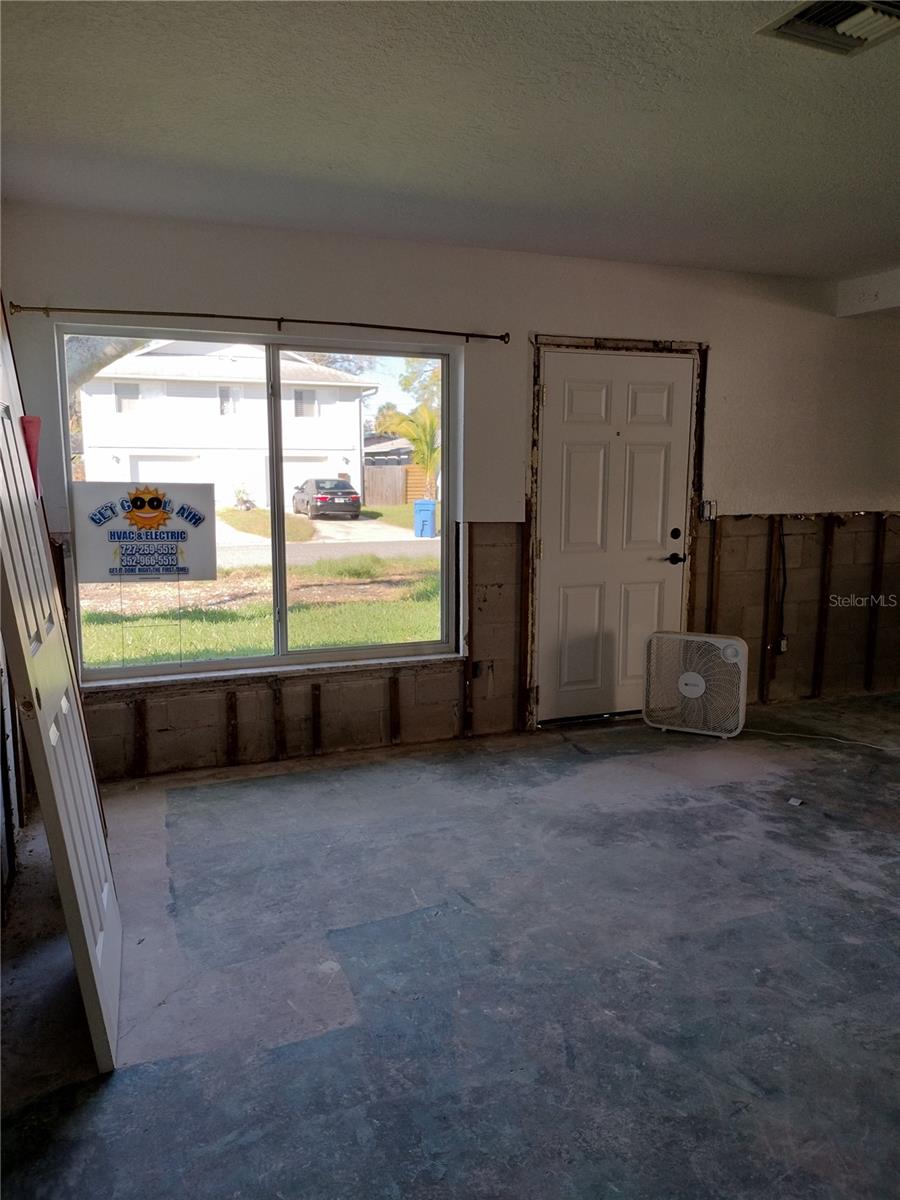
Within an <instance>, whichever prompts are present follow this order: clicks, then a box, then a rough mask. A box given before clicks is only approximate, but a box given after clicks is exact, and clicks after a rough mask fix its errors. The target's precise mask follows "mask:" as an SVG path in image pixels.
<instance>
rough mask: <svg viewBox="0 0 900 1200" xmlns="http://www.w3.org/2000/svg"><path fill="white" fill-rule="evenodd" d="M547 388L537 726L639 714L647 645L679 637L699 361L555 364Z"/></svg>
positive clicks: (591, 357) (562, 359)
mask: <svg viewBox="0 0 900 1200" xmlns="http://www.w3.org/2000/svg"><path fill="white" fill-rule="evenodd" d="M543 378H544V404H543V408H542V419H541V444H540V455H541V457H540V470H539V525H540V539H541V544H542V552H541V556H540V559H539V561H538V571H537V626H536V628H537V647H536V650H537V653H536V666H537V684H538V688H539V691H538V705H537V713H538V719H539V720H551V719H553V718H557V717H575V716H588V715H591V714H593V713H607V712H625V711H629V710H634V709H638V708H640V706H641V699H642V692H643V674H644V650H645V646H646V640H647V637H648V636H649V634H651V633H652V632H654V630H657V629H661V628H665V629H680V628H681V619H682V592H683V586H684V578H685V572H684V566H683V564H680V563H676V564H671V563H669V562H668V555H669V554H671V553H672V552H673V551H675V552H677V553H679V554H682V553H684V551H685V531H686V527H687V506H688V492H689V481H688V466H689V459H690V430H691V408H692V398H693V379H694V364H693V359H692V358H691V356H690V355H677V354H648V355H639V354H613V353H595V352H592V351H565V350H560V351H549V352H547V353H545V354H544V356H543ZM675 528H677V529H678V531H679V536H678V537H677V538H673V537H672V536H671V532H672V530H673V529H675Z"/></svg>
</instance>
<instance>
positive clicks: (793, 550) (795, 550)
mask: <svg viewBox="0 0 900 1200" xmlns="http://www.w3.org/2000/svg"><path fill="white" fill-rule="evenodd" d="M805 540H806V539H805V538H804V537H802V536H801V535H800V534H797V533H792V534H786V535H785V539H784V558H785V562H786V563H787V568H788V570H789V571H790V570H791V568H792V567H802V566H803V543H804V541H805Z"/></svg>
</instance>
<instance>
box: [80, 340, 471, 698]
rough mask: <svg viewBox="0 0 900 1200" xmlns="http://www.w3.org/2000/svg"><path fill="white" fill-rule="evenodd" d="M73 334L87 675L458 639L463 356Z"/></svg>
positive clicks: (439, 646)
mask: <svg viewBox="0 0 900 1200" xmlns="http://www.w3.org/2000/svg"><path fill="white" fill-rule="evenodd" d="M61 345H62V355H61V358H62V365H63V368H64V372H63V374H64V379H65V397H64V404H65V414H66V422H65V423H66V425H67V428H68V443H69V451H70V462H71V489H70V491H71V508H72V518H73V530H74V562H75V577H74V588H73V599H74V601H75V609H76V612H77V630H76V632H77V635H78V641H79V644H80V648H81V658H82V665H83V671H84V674H85V677H86V678H102V677H110V676H115V675H128V676H134V675H147V674H159V673H172V672H178V671H184V670H186V669H189V670H200V669H203V668H204V667H207V668H209V667H212V666H216V665H217V666H220V667H221V666H222V665H234V666H238V665H243V666H247V665H251V666H252V665H255V664H259V665H261V666H265V665H266V663H269V664H271V663H272V662H273V661H274V662H302V661H304V660H305V661H322V660H329V661H334V660H336V659H358V658H366V657H374V656H384V655H393V654H396V655H410V654H423V653H434V652H438V651H446V650H450V649H452V648H453V645H452V643H453V633H452V629H453V614H452V612H451V607H452V604H451V597H452V587H451V576H452V570H451V565H452V564H451V555H450V546H449V545H448V543H447V539H446V535H445V523H444V520H443V519H442V518H443V512H442V509H443V508H444V503H445V500H446V493H445V488H446V481H447V479H448V478H449V475H450V472H449V471H448V469H447V466H448V461H447V459H448V454H449V453H450V452H451V451H452V447H449V446H448V445H447V442H446V436H445V430H446V428H447V422H446V420H445V417H446V413H447V405H448V399H447V398H448V393H449V388H448V365H447V364H448V359H447V358H446V357H445V356H443V355H436V354H425V353H422V354H412V355H410V354H406V353H404V354H402V355H400V354H396V353H370V352H367V353H357V352H354V351H352V350H347V351H340V352H339V351H335V350H334V349H329V350H311V349H309V348H307V347H304V348H299V347H291V346H287V345H284V344H278V345H273V344H265V343H261V342H249V341H248V342H231V341H226V340H220V341H211V340H208V339H207V338H204V337H203V336H202V335H200V334H196V335H190V334H180V335H179V336H178V337H167V336H163V335H161V334H159V333H158V331H156V332H155V333H154V335H153V336H136V335H135V334H134V332H133V331H126V332H124V333H122V334H120V333H119V332H114V333H111V332H109V331H107V332H100V333H98V332H97V331H95V330H90V331H72V332H64V333H63V335H62V344H61ZM276 398H277V399H276Z"/></svg>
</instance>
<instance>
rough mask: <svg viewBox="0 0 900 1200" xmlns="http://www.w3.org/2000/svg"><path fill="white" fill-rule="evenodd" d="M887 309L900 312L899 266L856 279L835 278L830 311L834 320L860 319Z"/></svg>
mask: <svg viewBox="0 0 900 1200" xmlns="http://www.w3.org/2000/svg"><path fill="white" fill-rule="evenodd" d="M891 309H893V310H896V311H898V312H900V267H894V268H893V270H890V271H879V272H878V273H877V274H875V275H860V276H859V277H858V278H856V279H839V280H838V282H837V284H836V286H835V305H834V311H835V315H836V316H838V317H861V316H863V315H865V314H866V313H884V312H889V311H890V310H891Z"/></svg>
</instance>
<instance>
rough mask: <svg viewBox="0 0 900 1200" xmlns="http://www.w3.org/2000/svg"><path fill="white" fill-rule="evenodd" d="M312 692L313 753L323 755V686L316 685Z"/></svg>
mask: <svg viewBox="0 0 900 1200" xmlns="http://www.w3.org/2000/svg"><path fill="white" fill-rule="evenodd" d="M309 690H310V707H311V716H312V721H311V725H312V752H313V754H321V753H322V685H321V683H314V684H313V685H312V687H311V688H310V689H309Z"/></svg>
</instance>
